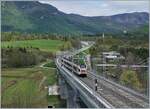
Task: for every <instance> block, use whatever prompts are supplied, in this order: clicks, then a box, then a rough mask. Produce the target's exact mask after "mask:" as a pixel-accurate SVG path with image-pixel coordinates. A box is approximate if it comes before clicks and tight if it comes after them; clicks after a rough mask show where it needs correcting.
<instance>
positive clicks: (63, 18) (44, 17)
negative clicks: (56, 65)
mask: <svg viewBox="0 0 150 109" xmlns="http://www.w3.org/2000/svg"><path fill="white" fill-rule="evenodd" d="M1 3H2V4H1V15H2V16H1V17H2V18H1V20H2V31H20V32H39V33H58V34H80V33H81V34H96V33H102V32H107V33H112V32H113V33H116V32H117V33H118V32H122V31H123V30H130V29H134V28H138V27H141V26H143V25H146V24H148V22H149V14H148V13H146V12H135V13H125V14H118V15H113V16H98V17H85V16H80V15H76V14H66V13H63V12H61V11H59V10H58V9H57V8H55V7H53V6H51V5H48V4H42V3H39V2H36V1H15V2H13V1H2V2H1Z"/></svg>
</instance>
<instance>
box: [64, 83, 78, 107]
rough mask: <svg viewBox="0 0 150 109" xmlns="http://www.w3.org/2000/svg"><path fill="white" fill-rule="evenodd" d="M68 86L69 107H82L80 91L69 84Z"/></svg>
mask: <svg viewBox="0 0 150 109" xmlns="http://www.w3.org/2000/svg"><path fill="white" fill-rule="evenodd" d="M67 87H68V88H67V89H68V97H67V107H68V108H79V107H80V99H79V96H78V91H77V90H76V89H73V88H71V87H70V86H69V85H68V86H67Z"/></svg>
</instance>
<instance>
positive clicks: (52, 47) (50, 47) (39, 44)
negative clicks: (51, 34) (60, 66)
mask: <svg viewBox="0 0 150 109" xmlns="http://www.w3.org/2000/svg"><path fill="white" fill-rule="evenodd" d="M64 43H65V42H64V41H61V40H49V39H47V40H46V39H39V40H23V41H3V42H2V43H1V47H2V48H7V47H8V46H9V47H26V48H27V47H29V48H30V47H33V48H39V49H40V50H42V51H50V52H56V51H58V50H60V47H61V46H62V45H63V44H64Z"/></svg>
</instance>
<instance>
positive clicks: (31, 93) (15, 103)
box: [1, 66, 61, 108]
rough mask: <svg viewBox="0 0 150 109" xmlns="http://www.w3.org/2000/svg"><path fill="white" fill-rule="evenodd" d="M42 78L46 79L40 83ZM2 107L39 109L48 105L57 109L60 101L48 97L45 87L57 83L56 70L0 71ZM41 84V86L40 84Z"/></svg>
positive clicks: (38, 68) (15, 69)
mask: <svg viewBox="0 0 150 109" xmlns="http://www.w3.org/2000/svg"><path fill="white" fill-rule="evenodd" d="M43 78H46V79H45V81H44V82H42V80H43ZM1 79H2V80H1V81H2V82H1V83H2V85H1V89H2V91H1V92H2V93H1V95H2V96H1V104H2V107H14V108H15V107H24V108H27V107H30V108H32V107H34V108H35V107H40V108H47V106H48V105H50V104H51V105H54V106H55V107H59V106H60V105H61V100H60V98H59V97H58V96H53V97H51V96H48V95H47V90H48V89H46V88H45V86H48V85H53V84H56V83H57V75H56V69H50V68H49V69H44V68H40V67H37V66H36V67H33V68H9V69H8V68H7V69H2V78H1ZM41 83H42V84H41Z"/></svg>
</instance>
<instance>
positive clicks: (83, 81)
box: [55, 46, 149, 108]
mask: <svg viewBox="0 0 150 109" xmlns="http://www.w3.org/2000/svg"><path fill="white" fill-rule="evenodd" d="M89 47H90V46H88V47H84V48H82V49H80V50H76V51H75V52H72V53H70V54H68V55H75V54H77V53H79V52H81V51H84V50H86V49H88V48H89ZM60 59H61V55H59V56H57V58H56V61H55V63H56V66H57V72H58V73H59V74H58V75H59V85H60V95H61V97H62V98H64V99H66V100H67V107H68V108H80V107H88V108H149V99H148V98H147V97H146V96H144V95H142V94H139V93H137V92H135V91H133V90H131V89H128V88H126V87H123V86H121V85H119V84H116V83H114V82H112V81H110V80H107V79H106V78H104V77H101V76H98V75H96V74H94V73H93V72H90V71H88V75H87V77H86V78H80V77H78V76H77V75H75V74H74V73H73V72H71V71H69V70H67V69H66V68H65V67H64V66H62V64H61V61H60ZM95 79H97V82H98V89H97V91H95V89H94V80H95Z"/></svg>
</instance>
